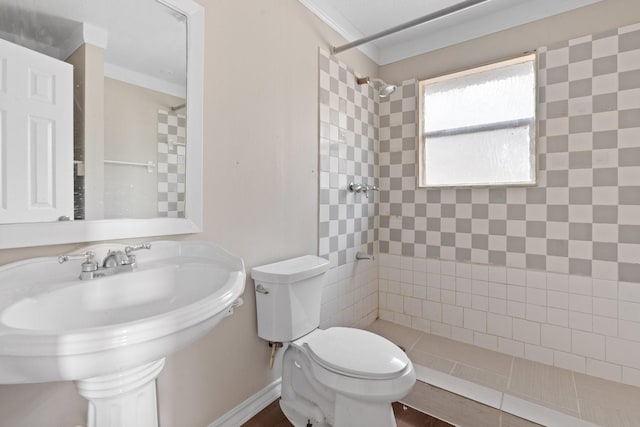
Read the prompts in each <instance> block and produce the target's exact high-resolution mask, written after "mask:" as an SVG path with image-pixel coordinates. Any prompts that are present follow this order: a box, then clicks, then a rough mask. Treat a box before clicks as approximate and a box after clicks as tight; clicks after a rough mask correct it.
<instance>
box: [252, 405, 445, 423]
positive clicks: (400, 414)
mask: <svg viewBox="0 0 640 427" xmlns="http://www.w3.org/2000/svg"><path fill="white" fill-rule="evenodd" d="M393 412H394V413H395V415H396V422H397V423H398V427H453V426H452V425H451V424H448V423H445V422H444V421H441V420H438V419H436V418H433V417H430V416H429V415H426V414H423V413H422V412H418V411H416V410H415V409H412V408H409V407H407V406H404V405H403V404H401V403H397V402H396V403H394V404H393ZM242 427H292V424H291V423H290V422H289V421H288V420H287V418H286V417H285V416H284V414H283V413H282V411H281V410H280V405H279V404H278V401H277V400H276V401H275V402H273V403H271V404H270V405H269V406H267V407H266V408H264V409H263V410H262V411H261V412H259V413H258V414H257V415H256V416H255V417H253V418H251V419H250V420H249V421H247V422H246V423H244V424H243V425H242ZM363 427H366V426H363Z"/></svg>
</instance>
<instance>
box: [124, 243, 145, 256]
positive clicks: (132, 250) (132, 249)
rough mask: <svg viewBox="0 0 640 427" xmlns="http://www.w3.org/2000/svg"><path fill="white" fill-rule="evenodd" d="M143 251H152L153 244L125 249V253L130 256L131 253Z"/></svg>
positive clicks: (142, 244) (143, 244)
mask: <svg viewBox="0 0 640 427" xmlns="http://www.w3.org/2000/svg"><path fill="white" fill-rule="evenodd" d="M142 249H151V243H141V244H139V245H135V246H127V247H126V248H124V253H125V254H127V255H130V254H131V252H135V251H139V250H142Z"/></svg>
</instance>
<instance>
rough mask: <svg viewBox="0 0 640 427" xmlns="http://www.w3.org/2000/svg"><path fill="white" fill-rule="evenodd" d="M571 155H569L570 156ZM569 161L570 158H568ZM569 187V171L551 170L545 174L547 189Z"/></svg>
mask: <svg viewBox="0 0 640 427" xmlns="http://www.w3.org/2000/svg"><path fill="white" fill-rule="evenodd" d="M572 154H573V153H569V156H571V155H572ZM569 160H571V157H569ZM568 186H569V171H566V170H553V171H548V172H547V187H568Z"/></svg>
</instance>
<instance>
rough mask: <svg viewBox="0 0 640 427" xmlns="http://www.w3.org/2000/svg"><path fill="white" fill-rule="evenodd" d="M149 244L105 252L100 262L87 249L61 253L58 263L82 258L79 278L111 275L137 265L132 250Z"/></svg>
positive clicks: (133, 268)
mask: <svg viewBox="0 0 640 427" xmlns="http://www.w3.org/2000/svg"><path fill="white" fill-rule="evenodd" d="M150 248H151V244H149V243H143V244H140V245H137V246H127V247H125V248H124V251H112V250H109V252H107V256H106V257H104V260H103V261H102V264H100V263H98V261H97V260H96V254H95V253H93V252H91V251H89V252H85V253H84V254H74V255H62V256H59V257H58V262H59V263H60V264H62V263H65V262H67V261H73V260H84V262H83V263H82V264H81V271H80V280H91V279H95V278H98V277H104V276H111V275H113V274H118V273H123V272H127V271H134V270H135V269H136V268H137V267H138V265H137V264H136V256H135V255H133V254H132V252H135V251H138V250H141V249H150Z"/></svg>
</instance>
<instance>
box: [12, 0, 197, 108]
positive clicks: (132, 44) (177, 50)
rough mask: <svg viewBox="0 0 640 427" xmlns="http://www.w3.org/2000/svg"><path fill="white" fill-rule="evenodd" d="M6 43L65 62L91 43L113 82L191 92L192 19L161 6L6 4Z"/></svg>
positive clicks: (16, 0) (123, 0) (45, 0)
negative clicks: (188, 32)
mask: <svg viewBox="0 0 640 427" xmlns="http://www.w3.org/2000/svg"><path fill="white" fill-rule="evenodd" d="M0 38H3V39H5V40H8V41H10V42H13V43H16V44H20V45H22V46H25V47H27V48H29V49H33V50H36V51H38V52H41V53H44V54H45V55H49V56H53V57H56V58H58V59H60V60H65V59H66V58H67V57H68V56H69V55H70V54H71V53H73V51H75V50H76V49H77V48H78V47H79V46H80V45H82V44H83V43H85V42H87V43H90V44H94V45H96V46H99V47H103V48H105V53H104V55H105V75H107V77H112V78H116V79H119V80H124V81H128V82H129V83H134V84H135V83H138V84H140V83H143V84H141V85H144V86H145V87H149V88H151V89H155V90H160V91H162V92H166V93H170V94H172V95H176V96H181V97H184V93H185V91H186V69H187V64H186V61H187V54H186V43H187V41H186V18H185V16H183V15H180V14H179V13H177V12H175V11H174V10H172V9H170V8H168V7H167V6H165V5H163V4H161V3H160V2H158V1H156V0H135V1H131V0H108V1H106V0H105V1H95V0H91V1H87V0H55V1H51V0H0Z"/></svg>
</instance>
